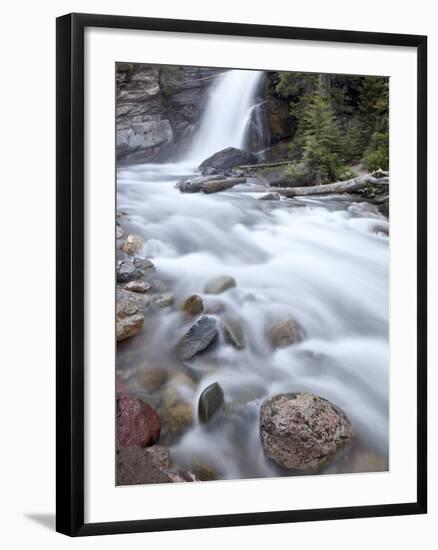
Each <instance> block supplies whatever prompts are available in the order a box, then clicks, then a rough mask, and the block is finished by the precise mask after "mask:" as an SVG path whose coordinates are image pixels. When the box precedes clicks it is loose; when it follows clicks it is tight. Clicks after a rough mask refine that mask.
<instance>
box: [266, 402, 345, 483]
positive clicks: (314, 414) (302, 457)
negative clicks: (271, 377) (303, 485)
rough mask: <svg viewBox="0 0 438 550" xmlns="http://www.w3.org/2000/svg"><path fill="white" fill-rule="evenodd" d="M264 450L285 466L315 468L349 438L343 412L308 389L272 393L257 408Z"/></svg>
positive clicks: (307, 470) (298, 468)
mask: <svg viewBox="0 0 438 550" xmlns="http://www.w3.org/2000/svg"><path fill="white" fill-rule="evenodd" d="M260 438H261V443H262V447H263V450H264V452H265V454H266V455H267V456H268V457H269V458H270V459H271V460H273V461H274V462H275V463H277V464H279V465H280V466H283V467H285V468H288V469H294V470H300V471H303V472H314V471H317V470H318V469H319V468H320V467H321V466H323V465H325V464H326V463H327V462H328V461H329V460H330V459H331V458H333V457H334V455H335V454H336V452H337V451H338V450H339V449H340V448H341V447H343V446H344V445H345V444H346V443H347V442H348V441H350V440H351V439H352V438H353V428H352V426H351V423H350V421H349V420H348V418H347V416H346V415H345V413H344V412H343V411H342V410H341V409H340V408H339V407H337V406H336V405H334V404H333V403H330V402H329V401H327V400H326V399H324V398H322V397H320V396H318V395H313V394H310V393H288V394H279V395H276V396H274V397H272V398H270V399H268V400H267V401H265V402H264V403H263V404H262V407H261V409H260Z"/></svg>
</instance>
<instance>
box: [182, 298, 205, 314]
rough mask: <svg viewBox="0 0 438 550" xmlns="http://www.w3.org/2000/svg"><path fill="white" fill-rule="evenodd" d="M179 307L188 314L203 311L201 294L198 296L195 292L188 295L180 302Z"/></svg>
mask: <svg viewBox="0 0 438 550" xmlns="http://www.w3.org/2000/svg"><path fill="white" fill-rule="evenodd" d="M181 309H182V310H183V311H184V312H185V313H188V314H189V315H199V313H202V312H203V311H204V304H203V302H202V298H201V296H198V295H197V294H193V295H192V296H189V297H188V298H187V299H186V300H184V302H183V303H182V304H181Z"/></svg>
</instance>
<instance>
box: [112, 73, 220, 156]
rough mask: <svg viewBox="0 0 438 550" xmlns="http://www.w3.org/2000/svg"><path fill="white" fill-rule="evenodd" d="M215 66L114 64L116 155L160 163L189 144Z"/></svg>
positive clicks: (212, 78) (213, 75)
mask: <svg viewBox="0 0 438 550" xmlns="http://www.w3.org/2000/svg"><path fill="white" fill-rule="evenodd" d="M219 72H221V71H220V70H219V69H211V68H204V67H181V66H169V65H168V66H158V65H148V64H145V63H118V64H117V66H116V87H117V112H116V116H117V157H118V159H119V160H121V159H123V160H125V161H126V162H131V161H132V162H137V161H141V162H150V161H164V160H167V159H168V158H170V157H171V156H172V155H173V154H174V153H175V152H177V151H180V150H181V148H182V147H185V146H187V145H189V143H190V141H191V136H192V134H193V131H194V129H195V126H196V125H197V123H198V122H199V120H200V117H201V113H202V110H203V107H204V102H205V95H206V94H205V93H204V90H205V88H206V87H208V86H209V85H210V84H211V83H212V81H213V80H214V77H215V75H216V74H218V73H219Z"/></svg>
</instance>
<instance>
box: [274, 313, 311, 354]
mask: <svg viewBox="0 0 438 550" xmlns="http://www.w3.org/2000/svg"><path fill="white" fill-rule="evenodd" d="M269 337H270V340H271V343H272V346H273V347H274V348H285V347H287V346H290V345H292V344H295V343H296V342H300V341H301V340H302V338H303V331H302V329H301V327H300V326H299V325H298V323H296V322H295V321H294V320H293V319H285V320H282V321H275V322H274V323H272V324H271V326H270V327H269Z"/></svg>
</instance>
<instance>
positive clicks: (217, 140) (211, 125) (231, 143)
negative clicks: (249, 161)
mask: <svg viewBox="0 0 438 550" xmlns="http://www.w3.org/2000/svg"><path fill="white" fill-rule="evenodd" d="M263 74H264V73H263V71H243V70H232V71H227V72H225V73H223V74H222V75H220V76H219V77H218V78H217V81H216V82H215V83H214V84H213V85H212V87H211V88H210V90H209V92H208V93H209V97H208V100H207V104H206V107H205V111H204V114H203V117H202V120H201V124H200V127H199V130H198V132H197V136H196V138H195V140H194V143H193V146H192V149H191V151H190V153H189V160H190V161H193V162H196V163H201V162H202V161H203V160H205V159H206V158H207V157H209V156H210V155H212V154H213V153H216V152H217V151H220V150H221V149H225V148H226V147H239V148H245V146H246V140H247V133H248V126H249V122H250V120H251V115H252V111H253V109H254V107H255V102H256V97H257V92H258V90H259V86H260V83H261V81H262V78H263Z"/></svg>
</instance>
